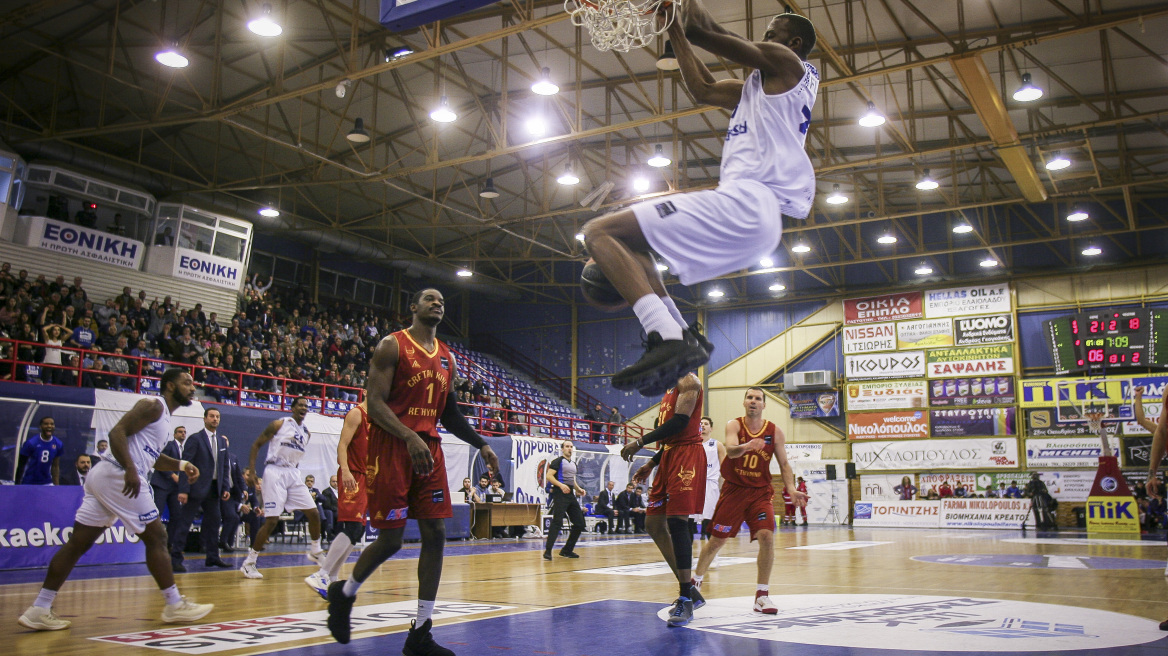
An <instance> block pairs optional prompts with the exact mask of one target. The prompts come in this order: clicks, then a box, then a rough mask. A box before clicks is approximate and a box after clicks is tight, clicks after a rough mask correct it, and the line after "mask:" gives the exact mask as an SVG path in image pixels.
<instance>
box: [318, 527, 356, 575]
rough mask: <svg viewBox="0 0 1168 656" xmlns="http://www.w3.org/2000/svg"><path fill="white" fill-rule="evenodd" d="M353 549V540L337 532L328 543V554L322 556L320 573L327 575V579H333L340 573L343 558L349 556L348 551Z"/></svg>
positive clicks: (343, 562) (343, 561)
mask: <svg viewBox="0 0 1168 656" xmlns="http://www.w3.org/2000/svg"><path fill="white" fill-rule="evenodd" d="M352 550H353V541H352V540H350V539H349V536H348V535H346V534H344V533H338V534H337V537H336V538H334V539H333V543H332V544H331V545H329V550H328V555H326V556H325V557H324V563H323V564H322V565H321V566H320V571H321V573H322V574H325V575H326V576H328V580H330V581H335V580H337V578H338V577H339V576H340V574H341V565H343V564H345V560H346V559H347V558H348V557H349V552H350V551H352Z"/></svg>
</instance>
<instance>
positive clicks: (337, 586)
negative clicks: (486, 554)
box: [328, 289, 499, 656]
mask: <svg viewBox="0 0 1168 656" xmlns="http://www.w3.org/2000/svg"><path fill="white" fill-rule="evenodd" d="M445 311H446V300H445V299H444V298H443V297H442V292H439V291H438V290H437V289H423V290H422V291H420V292H418V293H417V294H415V295H414V297H413V298H412V299H411V301H410V312H411V313H413V321H412V322H411V323H410V327H409V328H406V329H405V330H399V331H398V332H396V333H393V334H391V335H388V336H386V337H385V338H384V339H382V340H381V342H380V343H378V345H377V348H376V349H375V350H374V352H373V358H372V359H371V360H370V362H369V378H368V380H367V382H366V388H365V400H366V403H367V406H366V412H367V413H368V417H369V423H370V426H369V441H368V447H367V448H368V453H367V455H366V463H367V467H366V470H367V471H366V475H365V484H366V486H367V488H368V495H369V515H370V520H369V521H370V523H371V524H372V525H373V527H374V528H377V529H379V530H380V532H379V533H378V535H377V539H376V540H374V542H373V544H371V545H369V546H368V547H366V548H365V550H364V551H362V552H361V557H360V558H358V559H357V564H356V565H354V566H353V573H352V575H351V577H350V578H349V580H347V581H334V582H333V583H332V584H330V585H329V588H328V602H329V608H328V613H329V615H328V627H329V632H330V633H332V635H333V638H334V639H336V641H337V642H340V643H342V644H344V643H347V642H349V638H350V630H351V629H350V624H349V615H350V613H351V612H352V610H353V602H354V601H356V597H357V590H358V589H359V588H360V587H361V584H362V583H364V582H365V581H366V580H368V578H369V577H370V576H371V575H372V574H373V572H374V571H376V570H377V568H378V567H379V566H380V565H381V563H383V562H385V561H386V560H387V559H389V557H391V556H393V555H394V554H395V553H397V552H398V550H400V549H401V545H402V534H403V533H404V531H405V527H406V518H407V517H413V518H414V519H416V520H417V521H418V531H419V532H420V533H421V536H422V548H421V552H420V553H419V555H418V613H417V618H416V619H415V620H414V621H413V622H411V624H410V632H409V635H408V636H407V637H406V644H405V647H404V649H403V650H402V652H403V653H404V654H405V655H406V656H419V655H422V654H433V655H439V656H444V655H447V654H451V655H452V654H453V653H454V652H452V651H450V650H449V649H446V648H445V647H442V646H440V645H439V644H438V643H436V642H434V637H433V635H432V634H431V633H430V629H431V627H432V620H431V615H432V614H433V612H434V601H435V599H437V597H438V584H439V583H440V582H441V580H442V552H443V549H444V548H445V546H446V524H445V522H444V520H445V519H446V518H448V517H453V516H454V513H453V511H452V509H451V506H450V490H449V486H448V484H447V482H446V458H445V456H444V455H443V452H442V439H441V438H440V437H439V435H438V422H442V426H443V427H444V428H445V429H446V430H448V431H450V432H451V433H452V434H453V435H454V436H455V437H457V438H458V439H460V440H462V441H463V442H466V443H467V444H469V445H471V446H472V447H474V448H477V449H478V450H479V455H480V456H481V457H482V458H483V460H484V461H485V462H486V464H487V466H488V467H489V468H490V470H491V471H494V472H497V471H499V459H498V457H496V456H495V452H494V450H492V449H491V447H490V446H489V445H488V444H487V442H486V440H484V439H483V438H482V437H481V436H479V434H478V433H476V432H475V430H474V429H473V428H471V427H470V424H468V423H467V421H466V418H465V417H463V416H462V413H460V412H459V411H458V399H457V398H456V397H455V396H454V388H453V386H451V381H452V380H453V379H454V376H455V372H456V371H457V367H456V363H455V361H454V356H453V355H451V354H450V351H449V350H448V349H447V348H446V345H445V344H443V343H442V342H441V341H439V339H438V324H439V323H441V322H442V318H443V316H445Z"/></svg>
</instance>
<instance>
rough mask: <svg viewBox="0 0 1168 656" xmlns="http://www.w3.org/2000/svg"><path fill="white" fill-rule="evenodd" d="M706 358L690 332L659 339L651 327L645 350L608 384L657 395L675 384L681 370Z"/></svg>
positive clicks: (704, 361) (683, 372) (686, 369)
mask: <svg viewBox="0 0 1168 656" xmlns="http://www.w3.org/2000/svg"><path fill="white" fill-rule="evenodd" d="M709 359H710V355H709V354H708V353H706V351H705V349H703V348H702V347H701V346H699V345H698V343H697V341H696V340H695V339H694V338H693V337H692V336H691V335H688V334H683V335H682V339H671V340H663V339H661V335H660V334H659V333H657V332H656V331H654V332H651V333H649V336H648V337H647V338H646V340H645V354H644V355H642V356H641V359H639V360H637V361H636V362H635V363H633V364H631V365H629V366H628V367H625V368H624V369H622V370H621V371H619V372H618V373H617V374H616V375H615V376H613V377H612V386H613V387H615V388H616V389H618V390H629V389H635V390H638V391H639V392H640V393H641V394H642V395H643V396H660V395H662V394H664V393H665V392H666V390H668V389H669V388H671V387H673V386H674V385H676V384H677V379H678V378H680V377H681V376H682V375H683V374H685V373H686V372H688V371H692V370H694V369H697V368H698V367H700V366H702V365H703V364H705V363H706V362H708V361H709Z"/></svg>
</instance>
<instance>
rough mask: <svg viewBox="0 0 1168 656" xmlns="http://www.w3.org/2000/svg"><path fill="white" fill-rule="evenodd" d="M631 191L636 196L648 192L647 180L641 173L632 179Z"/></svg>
mask: <svg viewBox="0 0 1168 656" xmlns="http://www.w3.org/2000/svg"><path fill="white" fill-rule="evenodd" d="M633 191H635V192H637V193H638V194H643V193H645V192H646V191H649V178H646V177H645V175H644V174H642V173H638V174H636V177H634V178H633Z"/></svg>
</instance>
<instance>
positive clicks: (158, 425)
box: [101, 399, 170, 479]
mask: <svg viewBox="0 0 1168 656" xmlns="http://www.w3.org/2000/svg"><path fill="white" fill-rule="evenodd" d="M155 400H157V401H158V403H159V404H160V405H162V416H160V417H159V418H158V419H156V420H154V421H153V422H151V423H149V424H147V425H146V427H145V428H143V429H142V430H140V431H138V432H137V433H134V434H133V435H127V436H126V446H127V447H128V448H129V450H130V460H131V461H133V463H134V469H137V470H138V476H140V477H141V478H145V479H148V478H150V474H151V473H152V472H153V471H154V463H155V462H158V456H159V455H161V454H162V449H163V447H165V446H166V443H167V442H169V441H170V408H167V407H166V401H163V400H162V399H155ZM101 458H102V460H105V461H106V462H108V463H111V464H112V465H113V466H115V467H117V468H118V469H121V468H122V465H121V463H119V462H118V460H117V458H115V457H114V452H113V450H112V449H107V450H106V452H105V453H104V454H102V456H101Z"/></svg>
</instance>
